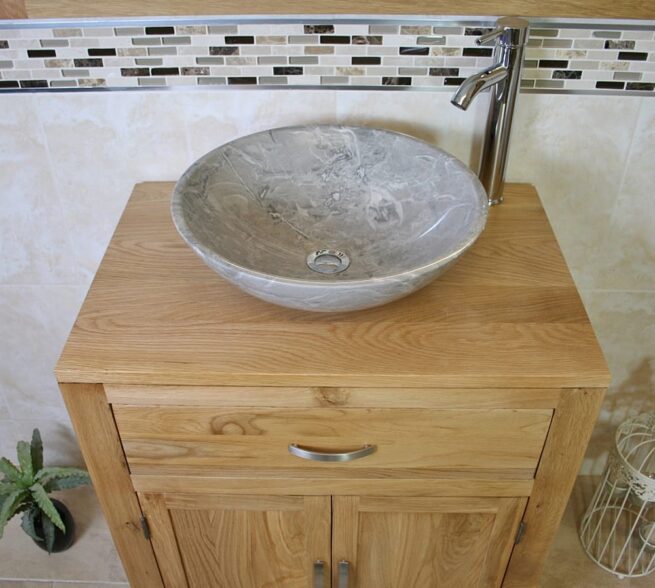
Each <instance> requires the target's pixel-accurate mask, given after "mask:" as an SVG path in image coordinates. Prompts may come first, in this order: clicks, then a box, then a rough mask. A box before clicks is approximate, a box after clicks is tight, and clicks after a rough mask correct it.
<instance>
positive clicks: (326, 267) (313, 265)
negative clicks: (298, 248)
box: [307, 249, 350, 274]
mask: <svg viewBox="0 0 655 588" xmlns="http://www.w3.org/2000/svg"><path fill="white" fill-rule="evenodd" d="M349 265H350V257H348V255H347V254H346V253H344V252H343V251H339V250H338V249H319V250H318V251H313V252H312V253H310V254H309V255H308V256H307V267H309V269H310V270H312V271H315V272H318V273H319V274H338V273H341V272H343V271H345V270H347V269H348V266H349Z"/></svg>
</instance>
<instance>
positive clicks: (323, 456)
mask: <svg viewBox="0 0 655 588" xmlns="http://www.w3.org/2000/svg"><path fill="white" fill-rule="evenodd" d="M376 450H377V446H376V445H364V447H360V448H359V449H355V450H354V451H345V452H338V453H335V452H330V451H315V450H313V449H304V448H303V447H300V445H298V444H297V443H289V453H291V454H292V455H295V456H296V457H301V458H302V459H311V460H312V461H352V460H353V459H360V458H362V457H366V456H367V455H371V453H375V451H376Z"/></svg>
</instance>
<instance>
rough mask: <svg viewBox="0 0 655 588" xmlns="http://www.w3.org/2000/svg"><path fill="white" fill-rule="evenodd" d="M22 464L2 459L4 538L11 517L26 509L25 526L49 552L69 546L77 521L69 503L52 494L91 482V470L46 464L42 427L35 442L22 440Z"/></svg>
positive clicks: (1, 523) (0, 500) (0, 514)
mask: <svg viewBox="0 0 655 588" xmlns="http://www.w3.org/2000/svg"><path fill="white" fill-rule="evenodd" d="M16 451H17V453H18V466H15V465H14V464H13V463H12V462H10V461H9V460H8V459H7V458H5V457H3V458H2V459H0V473H2V474H4V478H3V479H2V480H0V538H2V533H3V531H4V529H5V526H6V525H7V522H8V521H9V519H11V518H12V517H13V516H14V515H17V514H19V513H23V517H22V520H21V527H22V529H23V530H24V531H25V532H26V533H27V534H28V535H29V536H30V537H31V538H32V539H33V540H34V542H35V543H36V544H37V545H38V546H39V547H40V548H41V549H45V550H46V551H47V552H48V553H56V552H59V551H64V550H66V549H68V548H69V547H70V546H71V545H72V544H73V537H74V533H75V523H74V521H73V517H72V515H71V513H70V511H69V510H68V508H66V505H65V504H63V503H62V502H60V501H59V500H56V499H53V498H50V497H49V496H48V494H49V493H50V492H54V491H55V490H65V489H68V488H75V487H77V486H82V485H85V484H90V483H91V480H90V478H89V474H88V473H87V472H86V471H84V470H80V469H78V468H64V467H44V466H43V443H42V442H41V434H40V433H39V430H38V429H34V431H33V433H32V442H31V443H28V442H27V441H19V442H18V445H17V448H16Z"/></svg>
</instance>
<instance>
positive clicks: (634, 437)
mask: <svg viewBox="0 0 655 588" xmlns="http://www.w3.org/2000/svg"><path fill="white" fill-rule="evenodd" d="M580 541H582V546H583V547H584V550H585V551H586V552H587V555H588V556H589V557H590V558H591V559H592V560H594V561H595V562H596V563H597V564H598V565H599V566H600V567H602V568H604V569H606V570H607V571H609V572H612V573H613V574H615V575H617V576H618V577H619V578H636V577H639V576H646V575H648V574H650V573H651V572H653V571H655V412H651V413H646V414H642V415H640V416H638V417H635V418H632V419H628V420H627V421H625V422H624V423H622V424H621V425H620V426H619V428H618V429H617V431H616V439H615V446H614V447H613V448H612V451H611V452H610V456H609V460H608V463H607V466H606V468H605V471H604V473H603V479H602V481H601V482H600V484H599V485H598V488H596V491H595V493H594V496H593V498H592V500H591V504H590V505H589V507H588V508H587V512H586V513H585V515H584V517H583V518H582V524H581V526H580Z"/></svg>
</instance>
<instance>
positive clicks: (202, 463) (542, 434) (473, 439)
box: [57, 183, 609, 588]
mask: <svg viewBox="0 0 655 588" xmlns="http://www.w3.org/2000/svg"><path fill="white" fill-rule="evenodd" d="M172 189H173V184H172V183H147V184H140V185H138V186H137V187H136V188H135V191H134V194H133V196H132V198H131V200H130V202H129V204H128V206H127V208H126V211H125V213H124V214H123V218H122V220H121V222H120V224H119V226H118V228H117V230H116V233H115V235H114V237H113V239H112V241H111V244H110V246H109V249H108V251H107V254H106V256H105V259H104V261H103V262H102V265H101V266H100V269H99V271H98V274H97V276H96V279H95V281H94V283H93V285H92V287H91V290H90V291H89V294H88V296H87V299H86V301H85V303H84V306H83V308H82V310H81V312H80V315H79V317H78V319H77V322H76V323H75V326H74V328H73V330H72V333H71V335H70V338H69V340H68V343H67V345H66V347H65V350H64V352H63V354H62V357H61V359H60V361H59V363H58V366H57V376H58V379H59V382H60V384H61V390H62V393H63V395H64V398H65V400H66V404H67V406H68V409H69V412H70V414H71V418H72V420H73V423H74V426H75V429H76V431H77V435H78V438H79V441H80V443H81V446H82V450H83V453H84V456H85V459H86V462H87V465H88V468H89V470H90V472H91V475H92V478H93V480H94V485H95V489H96V492H97V494H98V497H99V500H100V503H101V505H102V507H103V510H104V513H105V516H106V517H107V520H108V521H109V525H110V527H111V531H112V534H113V538H114V541H115V543H116V546H117V548H118V551H119V552H120V555H121V558H122V561H123V563H124V565H125V569H126V571H127V574H128V576H129V579H130V583H131V585H132V586H135V587H136V588H148V587H151V586H153V587H154V586H157V587H159V586H167V587H174V588H178V587H186V586H189V587H199V588H208V587H219V588H236V587H240V588H241V587H242V588H259V587H262V586H267V587H273V586H278V587H280V588H296V587H297V588H309V587H312V586H314V587H319V586H323V587H325V588H327V587H329V586H332V587H333V588H337V587H345V586H348V587H349V588H386V587H388V588H392V587H393V588H427V587H445V586H452V587H456V588H464V587H478V586H480V587H482V586H484V587H488V586H501V585H502V586H505V587H528V586H538V585H539V577H540V574H541V569H542V565H543V562H544V559H545V557H546V555H547V553H548V549H549V546H550V543H551V540H552V539H553V536H554V534H555V532H556V530H557V528H558V525H559V522H560V518H561V515H562V513H563V510H564V507H565V505H566V502H567V499H568V496H569V492H570V490H571V487H572V484H573V481H574V478H575V476H576V474H577V471H578V467H579V465H580V461H581V459H582V456H583V454H584V451H585V447H586V444H587V441H588V438H589V435H590V433H591V430H592V428H593V425H594V422H595V420H596V416H597V413H598V410H599V406H600V403H601V400H602V397H603V392H604V389H605V387H606V386H607V384H608V382H609V374H608V371H607V367H606V364H605V362H604V359H603V357H602V355H601V352H600V349H599V347H598V344H597V342H596V339H595V337H594V334H593V331H592V329H591V325H590V323H589V320H588V318H587V315H586V314H585V311H584V308H583V306H582V303H581V301H580V298H579V296H578V293H577V291H576V289H575V286H574V284H573V281H572V279H571V276H570V274H569V272H568V270H567V267H566V264H565V262H564V259H563V258H562V255H561V252H560V250H559V247H558V245H557V242H556V240H555V237H554V235H553V233H552V230H551V228H550V225H549V223H548V220H547V218H546V215H545V213H544V210H543V208H542V206H541V204H540V202H539V198H538V196H537V194H536V192H535V191H534V189H533V188H532V187H531V186H528V185H508V186H507V187H506V191H505V204H503V205H502V206H497V207H493V208H492V209H491V211H490V216H489V221H488V225H487V228H486V230H485V232H484V233H483V235H482V236H481V237H480V239H479V241H478V242H477V243H476V245H475V246H474V247H473V248H472V249H471V250H470V251H469V252H468V253H466V254H465V255H464V257H463V258H462V260H461V261H460V262H459V263H458V264H457V265H455V266H454V267H453V268H452V269H451V270H450V271H449V272H448V273H446V274H445V275H443V276H442V277H440V278H439V279H438V280H436V281H435V282H433V283H432V284H430V285H429V286H427V287H425V288H424V289H422V290H420V291H418V292H417V293H416V294H414V295H412V296H409V297H407V298H405V299H402V300H399V301H397V302H394V303H392V304H389V305H386V306H382V307H378V308H374V309H369V310H365V311H359V312H353V313H343V314H315V313H307V312H302V311H296V310H290V309H285V308H282V307H277V306H273V305H270V304H267V303H265V302H261V301H259V300H257V299H255V298H252V297H250V296H248V295H247V294H244V293H243V292H241V291H240V290H238V289H237V288H236V287H234V286H232V285H230V284H229V283H228V282H226V281H224V280H222V279H221V278H219V277H218V276H217V275H216V274H215V273H214V272H212V271H211V270H210V269H209V268H207V267H206V266H205V265H203V263H202V262H201V260H200V259H199V258H198V257H197V256H196V255H195V254H194V253H193V251H191V250H190V249H189V248H188V247H187V246H186V245H185V244H184V243H183V242H182V240H181V238H180V237H179V236H178V234H177V233H176V231H175V229H174V227H173V224H172V221H171V216H170V210H169V202H170V194H171V191H172ZM307 458H310V459H307ZM337 458H338V459H337ZM353 458H354V459H353Z"/></svg>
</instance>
